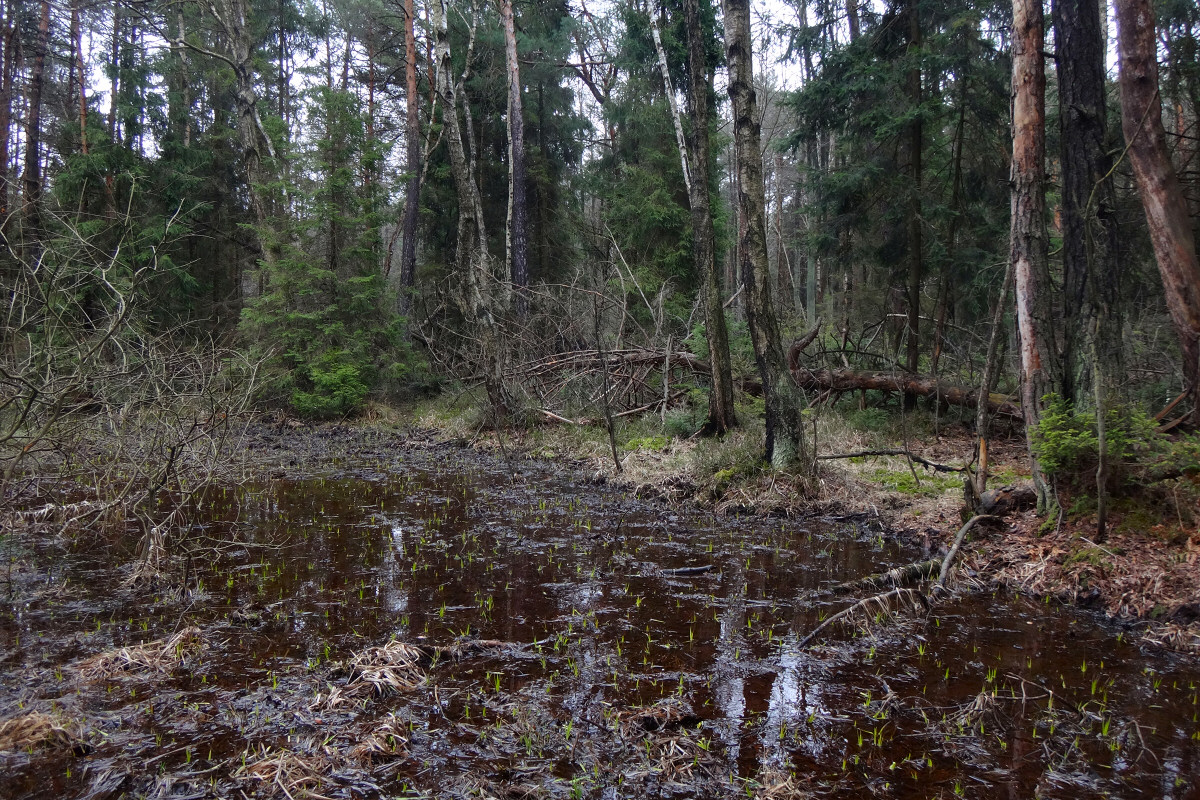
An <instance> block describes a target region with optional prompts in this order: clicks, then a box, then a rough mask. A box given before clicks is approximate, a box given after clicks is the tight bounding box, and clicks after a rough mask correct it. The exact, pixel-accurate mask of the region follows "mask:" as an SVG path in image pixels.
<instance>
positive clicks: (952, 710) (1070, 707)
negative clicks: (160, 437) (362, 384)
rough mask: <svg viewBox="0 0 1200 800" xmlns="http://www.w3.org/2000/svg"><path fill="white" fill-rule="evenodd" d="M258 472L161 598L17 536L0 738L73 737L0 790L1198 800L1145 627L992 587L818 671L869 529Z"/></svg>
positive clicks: (97, 550) (1179, 698) (213, 514)
mask: <svg viewBox="0 0 1200 800" xmlns="http://www.w3.org/2000/svg"><path fill="white" fill-rule="evenodd" d="M258 445H259V446H260V447H263V448H268V447H269V446H270V443H269V442H266V441H260V442H258ZM297 453H299V454H297ZM262 460H263V462H264V463H267V464H275V466H274V467H273V470H274V475H275V477H272V478H266V477H264V478H263V479H262V480H261V481H259V482H256V483H252V484H248V485H243V486H229V487H225V488H221V489H219V490H217V491H214V492H212V493H210V494H209V495H208V496H207V497H206V498H205V499H204V500H203V501H202V502H200V503H197V504H196V507H195V509H194V510H193V513H192V514H191V515H190V517H191V519H193V520H194V527H193V528H192V530H191V531H190V532H189V536H188V542H189V543H188V545H187V548H188V552H189V554H190V555H189V556H187V557H186V558H181V559H180V560H178V561H177V562H176V570H175V574H174V575H173V578H172V579H171V580H168V581H165V582H162V583H159V584H157V585H156V586H155V587H152V588H137V587H132V586H130V585H128V584H127V582H126V580H125V579H126V578H127V576H128V574H129V569H128V565H129V563H130V561H131V560H132V558H133V553H132V547H133V545H132V542H131V541H126V540H124V539H122V538H121V537H120V536H119V535H116V534H111V533H109V534H106V533H104V532H100V531H81V532H78V533H77V534H76V535H75V537H74V539H73V541H64V540H61V539H56V538H53V537H51V536H49V535H47V534H44V533H42V534H39V533H36V532H32V533H31V532H26V533H23V534H20V535H19V536H17V537H13V538H11V539H10V540H9V543H8V544H7V545H6V547H7V549H8V550H9V551H10V552H9V553H8V554H7V559H6V560H10V561H12V562H13V563H14V565H15V566H14V567H13V569H12V570H11V571H10V575H9V577H8V578H7V579H6V581H5V583H4V584H3V585H2V586H0V588H5V589H6V590H7V589H11V591H12V592H13V593H14V594H15V597H14V598H13V600H12V601H11V603H9V604H8V605H7V606H6V607H5V608H4V613H3V615H2V616H0V677H2V680H3V685H2V686H0V721H3V720H9V721H10V722H9V723H8V729H7V732H8V734H10V742H15V741H18V740H17V739H14V738H12V737H11V734H13V732H14V731H15V730H16V729H17V727H19V725H25V726H26V727H29V726H31V725H33V724H34V722H36V721H41V723H42V724H43V725H49V726H52V728H53V729H54V730H56V731H57V733H56V734H55V735H54V736H52V737H50V738H49V739H48V740H45V739H43V740H42V741H41V742H40V743H38V744H26V745H24V746H21V745H16V746H15V749H10V750H8V751H7V752H0V797H6V798H8V797H11V798H35V797H36V798H60V797H62V798H75V797H77V798H82V797H87V798H117V797H122V796H129V797H136V796H147V797H158V798H184V797H187V798H204V797H243V796H245V797H290V798H300V797H328V798H351V797H364V798H367V797H417V796H422V797H495V798H523V797H554V798H621V797H672V798H674V797H679V798H684V797H694V798H717V797H732V796H748V797H763V798H789V797H846V798H851V797H853V798H858V797H867V796H877V797H921V798H925V797H956V796H966V797H978V798H993V797H994V798H1028V797H1033V796H1041V797H1061V798H1081V797H1125V798H1135V797H1147V798H1167V797H1170V798H1185V797H1200V741H1197V740H1198V738H1200V722H1198V721H1197V720H1198V717H1197V713H1198V711H1200V705H1198V698H1200V665H1198V664H1197V663H1196V662H1195V661H1193V660H1187V659H1185V658H1182V657H1178V656H1173V655H1170V654H1167V653H1163V652H1161V651H1159V650H1155V649H1152V648H1148V647H1145V646H1142V645H1140V644H1139V642H1138V640H1137V635H1136V633H1135V632H1132V631H1126V632H1124V633H1122V632H1121V631H1120V630H1118V629H1116V628H1113V627H1111V626H1109V625H1107V624H1104V623H1102V622H1100V621H1099V620H1097V619H1095V618H1092V617H1089V616H1085V615H1083V614H1081V613H1080V612H1078V611H1074V610H1071V609H1066V608H1060V607H1057V606H1048V605H1045V604H1042V603H1036V602H1032V601H1029V600H1026V599H1023V598H1011V597H1002V596H995V595H993V594H991V593H990V592H976V593H973V594H967V595H964V596H960V597H958V598H955V599H950V600H947V601H943V602H941V603H938V604H935V605H934V606H933V607H932V608H930V609H928V610H926V609H918V610H917V611H916V612H914V611H913V610H911V609H908V610H902V611H901V613H899V614H898V615H894V616H889V615H885V614H882V613H880V614H878V615H877V616H876V617H875V618H874V619H870V620H869V622H870V624H869V625H868V624H867V621H866V620H864V619H863V618H862V617H860V618H859V622H858V624H851V625H849V626H840V627H835V628H831V629H829V635H828V636H822V637H820V638H818V639H817V640H815V641H814V642H812V643H811V644H809V645H808V646H807V647H801V646H800V641H801V640H802V639H803V638H804V637H805V636H806V635H807V634H808V633H809V632H810V631H812V630H813V629H814V628H816V627H817V626H818V625H819V624H820V623H821V622H822V621H823V620H824V619H826V618H827V617H828V616H830V615H831V614H832V613H835V612H836V611H838V610H840V609H841V608H844V607H845V606H847V605H849V604H850V603H851V602H852V601H853V599H854V598H853V597H851V598H847V597H838V596H832V595H829V594H828V593H822V592H821V590H822V588H827V587H829V586H831V585H833V584H835V583H838V582H840V581H845V580H850V579H854V578H857V577H861V576H864V575H867V574H870V573H873V572H877V571H880V570H882V569H885V568H888V567H891V566H895V565H898V564H902V563H907V562H910V561H913V560H916V559H918V558H919V557H920V555H921V554H920V553H919V552H915V551H907V550H904V549H901V548H899V547H898V546H896V545H893V544H890V543H888V542H887V541H886V540H885V538H884V537H882V536H881V535H880V533H879V532H878V531H877V530H873V529H872V528H871V526H870V525H868V524H866V518H865V517H864V518H862V519H843V520H830V519H825V520H821V519H808V520H778V519H774V520H770V519H724V518H723V519H714V518H713V517H712V516H711V515H705V514H703V513H700V512H695V511H686V510H682V511H681V510H670V509H667V508H666V507H664V506H656V505H653V504H646V503H643V502H640V501H635V500H631V499H629V498H627V497H625V496H623V495H622V494H621V493H619V492H617V491H615V490H612V489H609V488H606V487H602V486H594V485H589V484H587V482H586V481H585V480H584V479H583V478H581V477H580V475H578V474H576V473H574V472H573V471H571V470H570V469H563V468H561V467H559V468H555V467H552V466H548V465H545V464H540V463H533V462H528V461H517V462H511V463H510V462H508V461H506V460H505V459H503V458H500V457H491V456H484V455H479V454H477V453H474V452H472V451H469V450H465V449H454V448H445V447H429V446H425V447H421V448H410V447H406V446H404V445H403V444H402V443H401V442H400V440H399V439H396V438H392V437H386V436H381V437H380V438H379V439H377V440H372V439H370V438H363V437H361V436H360V437H359V438H358V439H355V440H354V441H352V442H350V443H346V442H342V443H341V444H339V445H337V446H334V445H333V444H328V446H326V445H322V446H319V447H311V446H307V445H305V446H299V445H293V446H280V445H279V444H278V443H276V444H275V449H274V450H269V451H266V452H265V454H264V455H263V456H262ZM271 471H272V470H271V469H268V470H265V471H264V475H265V474H269V473H270V472H271ZM284 475H286V476H287V477H284ZM181 583H182V584H185V588H184V589H182V590H181V589H180V588H179V587H180V585H181ZM867 616H868V618H869V617H870V615H867ZM5 736H6V729H5V728H4V727H3V725H2V724H0V747H2V746H3V745H4V742H5ZM30 741H32V740H30Z"/></svg>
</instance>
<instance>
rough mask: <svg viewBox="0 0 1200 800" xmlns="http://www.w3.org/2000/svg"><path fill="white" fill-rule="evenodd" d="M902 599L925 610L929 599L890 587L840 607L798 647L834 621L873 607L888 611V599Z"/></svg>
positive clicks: (912, 591)
mask: <svg viewBox="0 0 1200 800" xmlns="http://www.w3.org/2000/svg"><path fill="white" fill-rule="evenodd" d="M902 599H907V600H908V601H909V602H910V603H912V604H913V605H920V606H922V607H923V608H925V609H926V610H928V609H929V601H928V600H926V599H925V595H924V594H923V593H922V592H919V591H917V590H916V589H909V588H907V587H900V588H897V589H892V590H891V591H890V592H884V593H882V594H877V595H873V596H871V597H865V598H863V599H862V600H859V601H858V602H857V603H855V604H854V605H852V606H850V607H849V608H844V609H842V610H841V611H839V612H838V613H836V614H834V615H833V616H832V617H830V618H829V619H827V620H825V621H824V622H822V623H821V624H820V625H818V626H817V627H816V628H814V629H813V631H812V633H810V634H808V636H805V637H804V638H803V639H801V640H800V644H799V645H798V647H801V648H803V647H807V646H808V643H809V642H811V641H812V640H813V639H815V638H816V637H817V635H818V634H820V633H821V631H823V630H825V629H826V628H828V627H829V626H830V625H832V624H833V623H835V622H840V621H841V620H844V619H846V618H847V617H850V616H852V615H854V614H856V613H858V612H860V611H870V610H872V608H874V610H876V611H890V610H891V609H890V608H889V607H888V601H890V600H902Z"/></svg>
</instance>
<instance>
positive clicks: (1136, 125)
mask: <svg viewBox="0 0 1200 800" xmlns="http://www.w3.org/2000/svg"><path fill="white" fill-rule="evenodd" d="M1116 11H1117V43H1118V50H1119V53H1120V76H1121V77H1120V82H1121V121H1122V127H1123V128H1124V131H1125V141H1126V142H1127V143H1128V147H1129V160H1130V162H1131V163H1132V164H1133V174H1134V178H1135V179H1136V180H1137V185H1138V191H1139V192H1140V193H1141V196H1142V207H1143V208H1144V209H1145V212H1146V223H1147V225H1148V226H1149V228H1150V241H1151V243H1152V244H1153V246H1154V256H1155V258H1156V259H1157V260H1158V271H1159V274H1160V275H1161V276H1162V282H1163V291H1164V294H1165V295H1166V301H1167V309H1168V310H1169V311H1170V313H1171V320H1172V321H1173V322H1174V324H1175V332H1176V335H1178V337H1179V347H1180V350H1182V351H1183V373H1184V377H1185V380H1186V381H1187V389H1188V391H1189V392H1190V393H1191V396H1192V419H1193V422H1200V364H1198V363H1197V360H1198V359H1200V266H1198V265H1197V259H1196V243H1195V238H1194V234H1193V232H1192V225H1191V220H1190V219H1189V217H1188V207H1187V202H1186V201H1185V200H1184V196H1183V190H1182V187H1181V186H1180V183H1179V179H1178V177H1177V176H1176V175H1175V169H1174V165H1173V164H1172V163H1171V153H1170V151H1169V150H1168V148H1167V139H1166V132H1165V130H1164V128H1163V122H1162V105H1161V101H1160V99H1159V94H1158V61H1157V47H1156V39H1155V17H1154V9H1153V7H1152V6H1151V4H1150V2H1149V0H1117V2H1116Z"/></svg>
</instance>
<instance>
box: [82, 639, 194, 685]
mask: <svg viewBox="0 0 1200 800" xmlns="http://www.w3.org/2000/svg"><path fill="white" fill-rule="evenodd" d="M204 644H205V642H204V634H202V633H201V632H200V629H199V628H196V627H189V628H184V629H183V630H181V631H180V632H179V633H177V634H175V635H174V636H171V637H169V638H166V639H156V640H154V641H152V642H146V643H145V644H140V645H137V646H135V647H122V648H120V649H119V650H112V651H109V652H107V653H100V654H99V655H96V656H92V657H91V658H89V659H87V660H85V661H83V662H81V663H79V664H78V665H76V669H77V670H78V671H79V674H80V677H82V678H83V679H84V680H89V681H92V680H103V679H106V678H112V677H115V676H117V675H124V674H130V673H140V672H169V671H171V670H173V669H174V668H175V667H177V666H178V665H179V664H181V663H183V662H184V661H185V660H187V659H188V658H190V657H192V656H194V655H197V654H199V653H200V652H201V651H202V650H203V649H204Z"/></svg>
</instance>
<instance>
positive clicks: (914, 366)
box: [904, 0, 925, 408]
mask: <svg viewBox="0 0 1200 800" xmlns="http://www.w3.org/2000/svg"><path fill="white" fill-rule="evenodd" d="M918 9H919V4H918V2H917V0H909V2H908V8H907V13H908V47H907V52H906V55H907V57H908V59H909V60H910V62H911V63H910V64H909V67H908V76H907V83H908V87H907V88H908V102H909V104H910V107H911V111H910V113H911V114H912V120H911V121H910V122H909V123H908V156H909V179H910V181H911V185H910V187H909V201H908V287H907V288H908V292H907V294H908V297H907V302H906V304H905V305H906V306H907V309H908V325H907V339H906V348H905V359H904V366H905V367H906V368H907V369H908V371H909V372H912V373H914V374H915V373H917V372H919V371H920V360H921V331H920V327H919V326H920V324H921V281H922V280H923V279H924V271H925V264H924V260H923V251H924V249H925V247H924V240H923V235H922V234H923V232H924V229H923V226H922V222H921V177H922V171H923V169H922V160H923V159H922V157H923V155H924V138H925V128H924V125H923V124H922V121H921V112H920V108H921V66H920V62H919V60H918V59H919V56H920V53H919V51H920V49H921V18H920V15H919V13H918ZM915 402H916V397H915V396H913V395H905V398H904V404H905V406H907V407H909V408H911V407H912V406H913V405H915Z"/></svg>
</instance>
